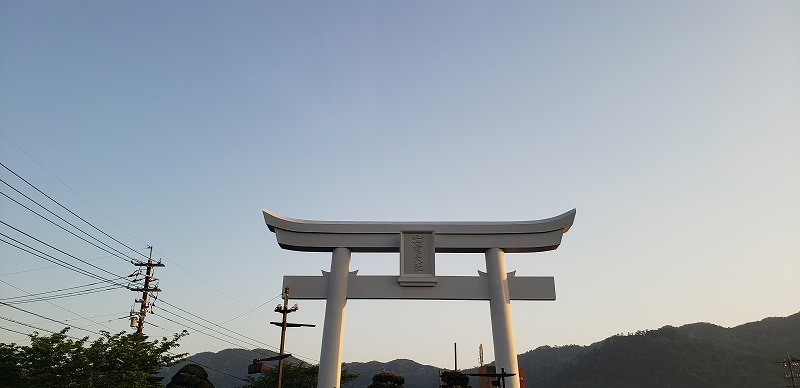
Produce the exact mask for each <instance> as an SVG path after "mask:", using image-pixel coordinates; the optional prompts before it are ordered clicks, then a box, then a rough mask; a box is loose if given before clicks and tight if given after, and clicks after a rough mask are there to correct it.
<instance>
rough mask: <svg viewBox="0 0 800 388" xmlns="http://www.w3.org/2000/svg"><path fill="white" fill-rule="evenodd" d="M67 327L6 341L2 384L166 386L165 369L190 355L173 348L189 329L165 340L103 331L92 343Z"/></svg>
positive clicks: (0, 356) (0, 362)
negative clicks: (25, 342)
mask: <svg viewBox="0 0 800 388" xmlns="http://www.w3.org/2000/svg"><path fill="white" fill-rule="evenodd" d="M67 331H68V329H66V328H65V329H64V330H61V331H60V332H58V333H54V334H52V335H49V336H41V335H39V334H38V333H34V334H31V335H30V338H31V344H30V346H20V345H16V344H5V343H3V344H0V387H3V388H5V387H8V388H11V387H14V388H28V387H31V388H32V387H59V388H60V387H64V388H72V387H86V388H95V387H97V388H100V387H131V388H149V387H162V385H161V384H160V381H161V379H162V378H161V377H158V376H157V374H158V372H159V370H161V369H162V368H164V367H166V366H170V365H174V364H176V363H178V362H180V361H181V360H182V359H183V358H184V357H185V356H186V355H185V354H180V355H175V354H171V353H169V350H170V349H172V348H174V347H177V346H178V340H180V338H181V337H183V336H184V335H186V332H183V333H180V334H175V336H174V337H173V338H172V339H171V340H170V339H167V338H163V339H162V340H160V341H159V340H155V341H148V339H147V338H148V337H147V336H144V335H141V334H138V333H133V334H126V333H125V332H124V331H123V332H120V333H118V334H114V335H112V334H110V333H108V332H101V333H102V336H101V337H100V338H98V339H96V340H94V341H93V342H91V343H89V337H84V338H81V339H73V338H71V337H69V336H68V335H67Z"/></svg>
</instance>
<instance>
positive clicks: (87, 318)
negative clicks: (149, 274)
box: [0, 280, 127, 330]
mask: <svg viewBox="0 0 800 388" xmlns="http://www.w3.org/2000/svg"><path fill="white" fill-rule="evenodd" d="M0 282H3V283H5V284H7V285H8V286H10V287H13V288H16V289H17V290H19V291H22V292H24V293H26V294H28V296H31V295H33V294H31V293H29V292H28V291H26V290H23V289H22V288H19V287H17V286H15V285H13V284H11V283H8V282H6V281H4V280H0ZM115 288H116V287H115ZM50 299H57V298H49V299H41V300H36V301H37V302H38V301H44V302H47V303H48V304H50V305H52V306H54V307H58V308H59V309H61V310H64V311H66V312H68V313H70V314H72V315H76V316H78V317H80V318H81V319H83V320H86V321H89V322H91V323H93V324H95V325H98V326H102V327H104V328H106V329H108V330H112V329H111V328H110V327H108V326H106V325H104V324H102V323H100V322H95V321H93V320H92V318H94V317H85V316H83V315H81V314H78V313H76V312H74V311H72V310H70V309H68V308H66V307H63V306H59V305H57V304H55V303H53V302H50ZM19 303H22V302H19V301H14V302H11V301H9V302H7V304H8V305H13V304H19ZM124 318H127V317H124ZM66 321H69V320H64V322H66ZM108 322H111V321H108Z"/></svg>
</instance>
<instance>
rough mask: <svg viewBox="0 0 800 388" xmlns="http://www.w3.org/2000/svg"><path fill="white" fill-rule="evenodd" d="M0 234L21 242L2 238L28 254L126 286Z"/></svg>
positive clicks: (1, 234) (91, 276)
mask: <svg viewBox="0 0 800 388" xmlns="http://www.w3.org/2000/svg"><path fill="white" fill-rule="evenodd" d="M0 222H2V221H0ZM0 236H2V237H5V238H6V239H8V240H11V241H13V242H15V243H16V244H19V245H15V244H12V243H10V242H8V241H6V240H4V239H2V238H0V241H1V242H4V243H6V244H8V245H11V246H12V247H14V248H17V249H19V250H21V251H23V252H25V253H28V254H31V255H33V256H36V257H39V258H41V259H44V260H47V261H49V262H51V263H54V264H57V265H59V266H61V267H64V268H66V269H68V270H70V271H74V272H77V273H79V274H81V275H86V276H88V277H90V278H92V279H97V280H102V281H104V282H107V283H111V284H117V285H119V286H121V287H125V286H124V285H122V284H119V283H114V282H113V281H112V280H109V279H106V278H104V277H102V276H100V275H96V274H93V273H91V272H89V271H87V270H85V269H83V268H78V267H74V266H72V265H70V264H69V263H67V262H66V261H64V260H61V259H59V258H56V257H55V256H53V255H49V254H47V253H44V252H42V251H40V250H38V249H36V248H34V247H32V246H30V245H28V244H25V243H23V242H21V241H19V240H17V239H14V238H13V237H10V236H8V235H6V234H4V233H2V232H0ZM20 245H21V246H24V247H25V248H22V247H21V246H20ZM26 248H27V249H26ZM32 251H33V252H32ZM114 276H117V275H114ZM117 277H119V276H117Z"/></svg>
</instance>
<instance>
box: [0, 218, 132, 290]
mask: <svg viewBox="0 0 800 388" xmlns="http://www.w3.org/2000/svg"><path fill="white" fill-rule="evenodd" d="M0 224H3V225H5V226H7V227H9V228H11V229H14V230H15V231H17V233H20V234H22V235H25V236H26V237H28V238H30V239H33V240H36V241H37V242H39V243H40V244H43V245H46V246H48V247H50V248H51V249H54V250H56V251H58V252H60V253H62V254H64V255H67V256H69V257H71V258H73V259H75V260H78V261H80V262H81V263H84V264H86V265H88V266H90V267H93V268H96V269H99V270H101V271H103V272H105V273H107V274H110V275H114V276H115V277H119V275H116V274H114V273H113V272H109V271H107V270H105V269H103V268H100V267H98V266H96V265H94V264H92V263H90V262H88V261H86V260H83V259H81V258H78V257H77V256H74V255H71V254H69V253H67V252H64V251H62V250H61V249H58V248H56V247H54V246H52V245H50V244H48V243H46V242H44V241H42V240H39V239H38V238H36V237H33V236H31V235H30V234H28V233H25V232H23V231H22V230H19V229H17V228H15V227H13V226H11V225H10V224H8V223H7V222H5V221H3V220H0ZM3 236H5V237H6V238H11V237H8V236H6V235H3ZM15 241H16V240H15ZM17 242H19V241H17ZM20 243H21V242H20Z"/></svg>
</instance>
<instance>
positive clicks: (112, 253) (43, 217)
mask: <svg viewBox="0 0 800 388" xmlns="http://www.w3.org/2000/svg"><path fill="white" fill-rule="evenodd" d="M0 182H2V183H3V184H5V185H6V186H8V187H11V189H12V190H14V191H16V192H17V193H19V194H20V195H22V196H23V197H25V198H27V199H28V200H29V201H31V202H33V203H35V204H37V205H39V207H41V208H42V209H44V210H46V211H47V212H48V213H50V214H52V215H54V216H56V217H57V218H58V219H59V220H61V221H64V222H66V223H67V224H68V225H69V226H71V227H73V228H75V229H77V230H79V231H81V232H82V233H83V234H85V235H87V236H89V237H91V238H92V239H93V240H95V241H97V242H99V243H100V244H103V245H105V246H106V247H108V248H109V249H111V250H113V251H114V252H117V253H118V254H120V255H122V256H125V257H126V258H128V259H129V260H131V261H133V258H132V257H130V256H128V255H126V254H124V253H122V252H120V251H118V250H116V249H114V248H112V247H111V246H110V245H108V244H106V243H104V242H102V241H100V240H98V239H97V238H96V237H94V236H92V235H90V234H89V233H87V232H86V231H84V230H83V229H81V228H79V227H77V226H75V225H74V224H72V223H71V222H69V221H67V220H65V219H64V218H62V217H61V216H59V215H58V214H55V213H53V212H52V211H50V209H48V208H46V207H44V206H42V204H40V203H39V202H36V201H35V200H33V199H31V198H30V197H28V196H27V195H25V194H23V193H22V192H20V191H19V190H17V189H16V188H14V187H13V186H11V185H9V184H8V183H7V182H6V181H4V180H3V179H0ZM0 194H2V195H3V196H4V197H6V198H8V199H10V200H12V201H14V203H16V204H17V205H19V206H22V207H23V208H25V209H26V210H28V211H29V212H31V213H33V214H36V215H37V216H39V217H41V218H42V219H43V220H45V221H47V222H49V223H51V224H53V225H55V226H57V227H58V228H60V229H62V230H63V231H65V232H67V233H69V234H71V235H73V236H75V237H77V238H79V239H81V240H83V241H85V242H87V243H89V244H91V245H93V246H95V247H96V248H98V249H101V250H103V251H105V252H106V253H110V254H111V255H113V256H115V257H118V258H120V259H121V260H125V261H128V260H126V259H125V258H123V257H120V256H118V255H117V254H114V252H111V251H109V250H108V249H105V248H103V247H101V246H99V245H97V244H95V243H93V242H91V241H89V240H87V239H85V238H83V237H81V236H78V235H77V234H75V232H73V231H71V230H68V229H67V228H65V227H63V226H61V225H59V224H57V223H55V221H53V220H51V219H49V218H47V217H45V216H43V215H41V214H40V213H39V212H37V211H35V210H33V209H31V208H29V207H27V206H25V205H24V204H22V203H21V202H19V201H17V200H16V199H14V198H11V197H10V196H9V195H8V194H6V193H3V192H0Z"/></svg>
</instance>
